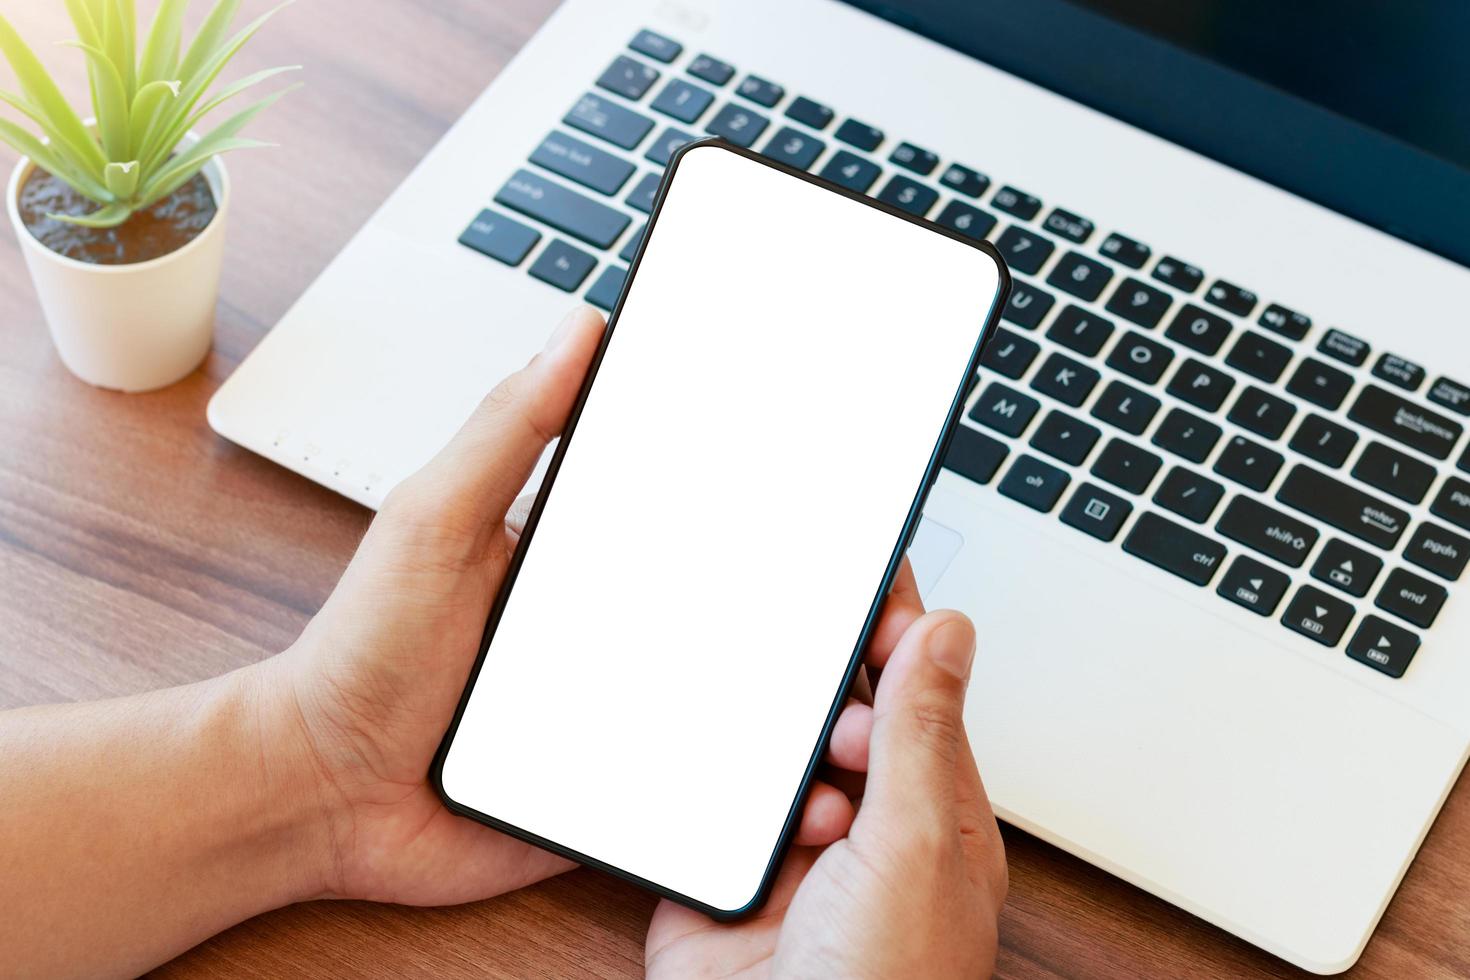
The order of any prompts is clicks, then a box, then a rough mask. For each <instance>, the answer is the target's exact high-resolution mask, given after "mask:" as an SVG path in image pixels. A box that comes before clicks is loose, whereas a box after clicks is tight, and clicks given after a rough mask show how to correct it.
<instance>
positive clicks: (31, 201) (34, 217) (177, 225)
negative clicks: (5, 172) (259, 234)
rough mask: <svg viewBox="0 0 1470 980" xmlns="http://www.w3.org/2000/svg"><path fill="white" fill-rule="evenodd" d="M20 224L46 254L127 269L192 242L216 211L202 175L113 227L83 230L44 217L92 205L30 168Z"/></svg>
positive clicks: (22, 191)
mask: <svg viewBox="0 0 1470 980" xmlns="http://www.w3.org/2000/svg"><path fill="white" fill-rule="evenodd" d="M17 203H18V204H19V207H20V217H21V220H22V221H24V222H25V226H26V228H27V229H29V230H30V233H31V234H32V235H34V236H35V237H36V239H37V240H38V241H39V242H40V243H41V244H42V245H45V246H46V247H47V248H49V249H51V251H53V252H56V253H58V254H60V255H64V256H66V257H67V258H69V259H76V260H77V261H78V262H88V263H91V264H92V265H132V264H134V263H137V262H147V261H148V260H149V259H156V258H158V257H159V256H162V255H167V254H169V253H170V252H174V251H177V250H178V249H181V248H183V247H184V246H185V245H187V244H189V243H190V242H191V241H193V240H194V239H195V238H197V237H198V236H199V234H200V232H202V231H204V229H205V228H207V227H208V226H209V223H210V222H211V221H213V220H214V215H215V211H216V210H218V208H217V206H216V204H215V200H214V193H213V192H212V191H211V190H210V189H209V181H208V180H206V179H205V178H204V174H203V173H199V174H195V175H194V179H193V180H191V181H189V182H188V183H187V184H185V185H184V186H183V187H180V188H179V189H178V190H177V191H174V193H173V194H171V195H169V196H168V197H166V198H164V199H163V200H161V201H159V202H158V203H157V204H155V205H153V206H152V207H151V208H149V209H147V210H146V211H139V212H137V213H136V214H134V215H133V216H132V217H131V218H129V219H128V220H127V221H124V222H123V223H122V224H120V225H118V226H117V227H116V228H83V227H81V226H80V225H73V224H68V223H67V222H65V221H57V220H55V219H54V218H48V217H46V215H48V214H75V215H81V214H89V213H91V212H92V211H95V210H97V204H96V203H95V202H94V201H91V200H89V199H88V198H85V197H83V196H82V195H80V194H78V193H77V192H76V191H75V190H73V189H72V188H71V187H69V186H68V185H67V184H66V183H65V182H64V181H62V180H58V179H57V178H56V177H53V176H52V175H51V174H49V173H47V172H46V171H44V170H42V169H41V168H40V167H34V168H32V170H31V173H30V176H29V177H27V178H26V182H25V185H24V186H23V187H21V189H20V200H19V201H18V202H17Z"/></svg>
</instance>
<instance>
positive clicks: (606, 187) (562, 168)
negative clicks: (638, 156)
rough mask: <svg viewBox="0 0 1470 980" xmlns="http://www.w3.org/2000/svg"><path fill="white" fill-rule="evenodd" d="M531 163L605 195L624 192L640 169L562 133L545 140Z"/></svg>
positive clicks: (533, 155) (534, 154) (532, 157)
mask: <svg viewBox="0 0 1470 980" xmlns="http://www.w3.org/2000/svg"><path fill="white" fill-rule="evenodd" d="M531 162H532V163H534V164H536V165H537V166H538V167H543V168H545V169H547V170H550V171H551V172H552V173H554V174H560V175H561V176H563V177H566V178H568V179H570V180H575V181H576V182H577V183H579V184H581V185H582V186H583V187H590V188H592V189H593V190H594V191H597V192H599V193H602V194H616V193H617V192H618V191H620V190H622V188H623V185H624V184H626V183H627V182H628V178H629V177H631V176H633V171H635V170H637V169H638V168H637V167H635V166H633V165H632V164H631V163H629V162H628V161H627V160H624V159H623V158H622V157H617V156H613V155H612V154H611V153H607V152H605V151H603V150H599V149H598V148H597V147H595V146H593V145H592V144H591V143H584V142H583V141H581V140H579V139H576V138H575V137H572V136H566V135H564V134H562V133H552V134H551V135H549V136H547V137H546V138H545V139H544V140H542V141H541V145H540V146H538V147H536V152H534V153H532V154H531Z"/></svg>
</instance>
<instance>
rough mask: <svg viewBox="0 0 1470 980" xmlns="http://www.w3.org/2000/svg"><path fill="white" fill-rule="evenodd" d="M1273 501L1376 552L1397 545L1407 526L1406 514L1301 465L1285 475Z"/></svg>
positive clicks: (1407, 518) (1407, 516)
mask: <svg viewBox="0 0 1470 980" xmlns="http://www.w3.org/2000/svg"><path fill="white" fill-rule="evenodd" d="M1276 499H1277V500H1279V501H1281V502H1282V503H1283V504H1286V505H1287V506H1288V507H1295V508H1296V509H1297V510H1299V511H1301V512H1302V513H1303V514H1306V515H1307V516H1308V517H1315V518H1316V519H1317V520H1319V521H1322V522H1324V523H1327V524H1330V525H1332V526H1333V527H1335V528H1337V529H1338V530H1339V531H1346V532H1347V533H1348V534H1351V535H1353V536H1354V537H1357V538H1361V539H1362V540H1364V541H1366V542H1368V543H1369V544H1371V545H1374V546H1375V547H1378V548H1392V547H1393V546H1394V545H1396V544H1398V541H1399V538H1400V537H1402V536H1403V533H1404V528H1406V527H1408V524H1409V515H1408V513H1407V512H1405V511H1403V510H1400V509H1399V508H1398V507H1395V506H1394V505H1393V504H1389V503H1385V502H1383V501H1382V500H1379V499H1378V498H1377V497H1374V496H1372V495H1370V494H1368V493H1365V492H1363V491H1362V490H1359V489H1358V488H1357V487H1354V486H1351V485H1349V484H1346V483H1343V482H1342V481H1340V480H1335V479H1333V478H1332V477H1330V476H1328V475H1327V474H1325V473H1319V472H1318V471H1316V470H1314V469H1312V468H1311V467H1310V466H1302V465H1300V464H1298V465H1296V466H1293V467H1292V468H1291V472H1290V473H1288V474H1286V479H1285V480H1283V481H1282V483H1281V488H1280V489H1279V490H1277V491H1276Z"/></svg>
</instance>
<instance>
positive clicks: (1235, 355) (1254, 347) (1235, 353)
mask: <svg viewBox="0 0 1470 980" xmlns="http://www.w3.org/2000/svg"><path fill="white" fill-rule="evenodd" d="M1225 363H1226V364H1228V365H1230V366H1231V367H1233V368H1235V370H1237V371H1240V372H1242V373H1245V374H1248V375H1250V376H1251V377H1253V378H1257V379H1259V380H1261V381H1264V382H1266V383H1267V384H1275V383H1276V379H1277V378H1279V377H1281V373H1282V372H1283V371H1285V370H1286V365H1288V364H1290V363H1291V348H1290V347H1287V346H1286V345H1285V344H1278V343H1277V342H1276V341H1274V340H1269V339H1267V338H1266V337H1264V336H1262V335H1261V334H1258V333H1256V332H1255V331H1253V330H1247V331H1245V332H1244V333H1242V334H1241V335H1240V339H1239V340H1237V341H1236V342H1235V346H1234V347H1232V348H1230V353H1229V354H1228V355H1227V356H1226V358H1225Z"/></svg>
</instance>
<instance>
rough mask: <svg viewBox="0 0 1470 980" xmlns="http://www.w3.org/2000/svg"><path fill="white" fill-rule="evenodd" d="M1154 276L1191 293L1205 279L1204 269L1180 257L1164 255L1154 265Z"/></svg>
mask: <svg viewBox="0 0 1470 980" xmlns="http://www.w3.org/2000/svg"><path fill="white" fill-rule="evenodd" d="M1154 278H1155V279H1157V280H1158V281H1159V282H1163V283H1168V284H1169V285H1170V286H1173V287H1174V288H1175V289H1177V290H1179V291H1180V292H1184V293H1192V292H1194V291H1195V290H1196V289H1198V288H1199V287H1200V285H1201V284H1202V283H1203V282H1204V281H1205V273H1204V270H1203V269H1201V268H1200V267H1199V266H1197V265H1190V264H1189V263H1188V262H1185V261H1183V260H1182V259H1176V258H1174V256H1172V255H1166V256H1164V257H1163V258H1162V259H1159V264H1158V265H1156V266H1154Z"/></svg>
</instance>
